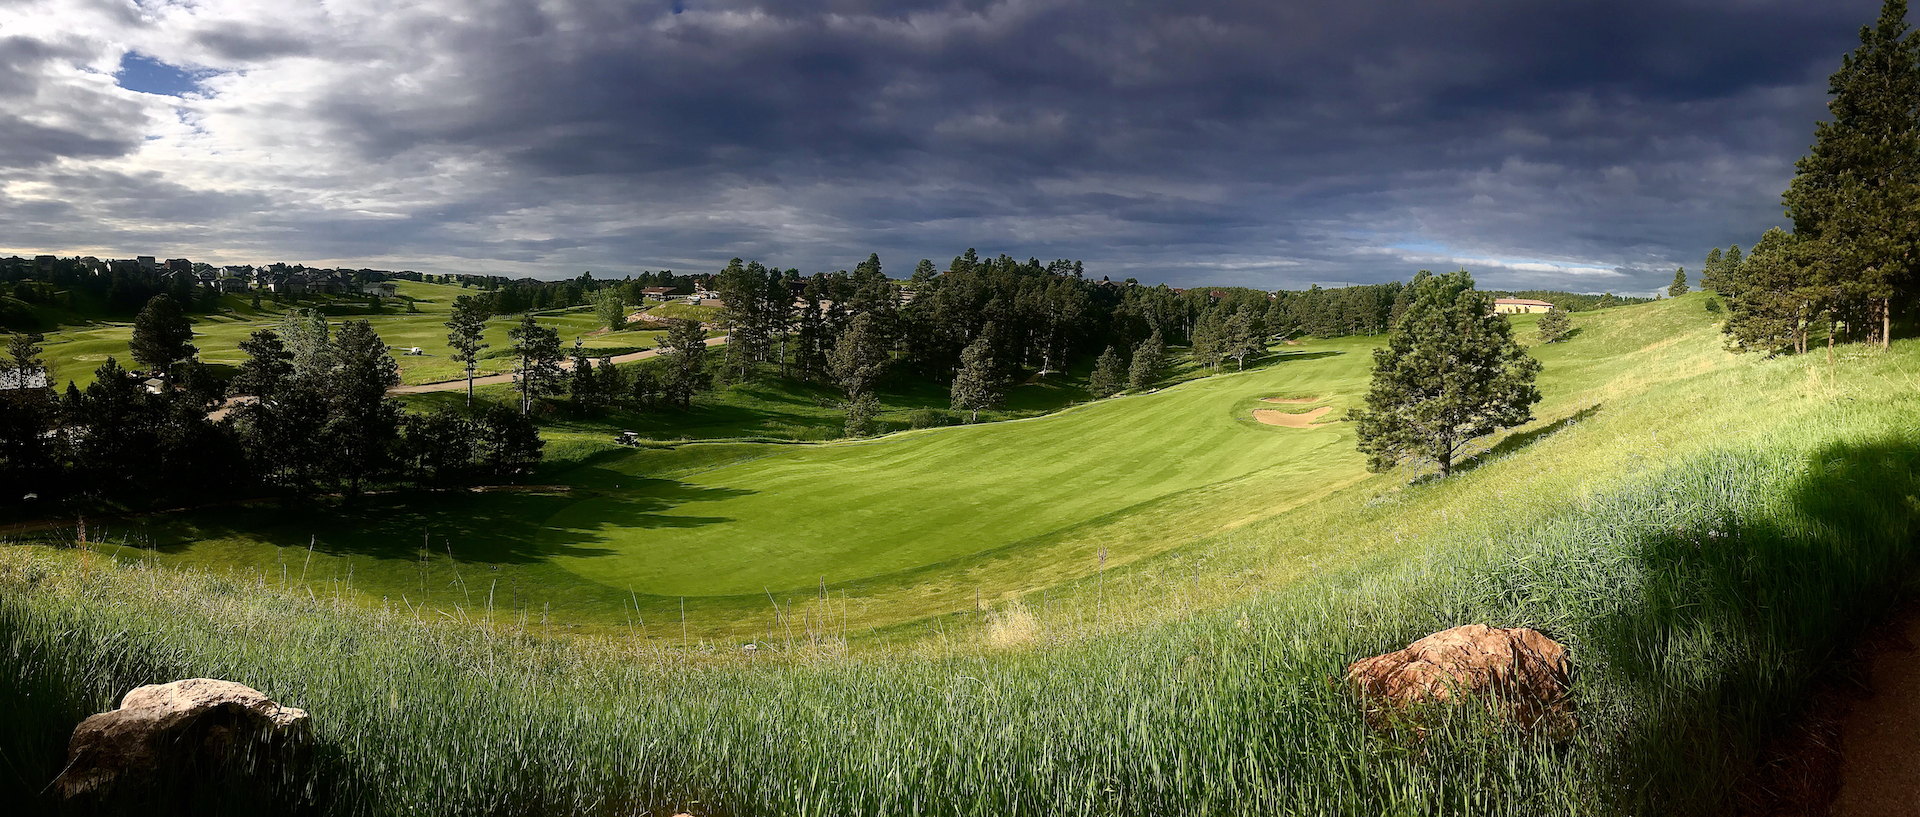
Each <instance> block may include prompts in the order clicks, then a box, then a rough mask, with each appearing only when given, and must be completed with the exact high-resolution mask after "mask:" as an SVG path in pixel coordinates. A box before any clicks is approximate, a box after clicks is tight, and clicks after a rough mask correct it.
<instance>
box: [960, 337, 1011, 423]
mask: <svg viewBox="0 0 1920 817" xmlns="http://www.w3.org/2000/svg"><path fill="white" fill-rule="evenodd" d="M992 337H993V324H991V323H989V324H987V326H986V328H985V329H983V330H981V332H980V335H979V336H978V337H976V338H974V339H973V342H972V343H969V344H967V348H966V349H963V350H961V352H960V371H959V373H957V374H955V375H954V376H953V410H954V411H968V412H972V419H971V420H969V421H968V422H974V423H977V422H980V410H981V409H986V408H992V407H994V406H997V405H999V404H1000V401H1001V400H1004V399H1006V396H1007V378H1006V376H1005V375H1003V374H1002V373H1001V371H1000V367H999V365H998V364H997V362H996V361H995V360H994V357H993V339H992Z"/></svg>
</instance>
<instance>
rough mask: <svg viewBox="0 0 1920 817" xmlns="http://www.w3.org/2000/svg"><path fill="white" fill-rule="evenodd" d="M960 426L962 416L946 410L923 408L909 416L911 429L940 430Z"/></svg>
mask: <svg viewBox="0 0 1920 817" xmlns="http://www.w3.org/2000/svg"><path fill="white" fill-rule="evenodd" d="M959 424H960V415H958V414H955V413H953V412H951V411H947V410H945V409H936V408H923V409H920V410H918V411H915V412H913V413H912V414H909V415H907V427H909V428H940V427H943V426H957V425H959Z"/></svg>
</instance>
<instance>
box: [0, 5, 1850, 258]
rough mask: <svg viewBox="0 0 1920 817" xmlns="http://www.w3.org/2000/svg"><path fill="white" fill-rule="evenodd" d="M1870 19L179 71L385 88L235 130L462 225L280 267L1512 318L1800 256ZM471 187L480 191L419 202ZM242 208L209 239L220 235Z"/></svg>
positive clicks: (593, 19) (424, 223)
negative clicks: (1063, 269) (1379, 308)
mask: <svg viewBox="0 0 1920 817" xmlns="http://www.w3.org/2000/svg"><path fill="white" fill-rule="evenodd" d="M1877 8H1878V4H1877V3H1874V2H1871V1H1870V0H1838V1H1836V0H1819V1H1817V2H1816V1H1813V0H1809V1H1806V2H1784V0H1780V1H1773V0H1724V1H1723V2H1705V0H1678V1H1676V0H1626V1H1625V2H1621V1H1620V0H1613V1H1612V2H1593V1H1591V0H1588V1H1575V2H1557V3H1540V2H1537V1H1532V0H1530V1H1527V2H1522V1H1520V0H1451V1H1450V2H1433V0H1424V1H1422V2H1414V1H1413V0H1393V1H1392V2H1373V3H1334V2H1327V3H1314V4H1306V3H1273V2H1228V1H1226V0H1216V1H1215V2H1207V1H1205V0H1202V1H1201V2H1183V3H1178V4H1147V3H1137V2H1136V3H1127V2H1042V1H1040V0H1035V1H1033V2H995V3H986V2H956V3H905V2H844V1H840V2H827V3H821V2H798V0H796V1H795V2H770V3H761V4H748V3H727V2H704V1H703V0H686V1H685V2H679V3H672V4H669V3H631V2H624V0H620V1H616V0H606V1H605V2H586V1H585V0H582V1H581V2H570V3H537V4H536V3H532V2H519V1H518V0H492V2H486V3H478V4H474V3H454V4H450V5H449V6H448V8H446V9H440V10H432V9H429V10H425V11H423V12H421V13H419V14H415V15H412V16H396V17H394V18H393V19H391V20H385V19H382V20H376V21H373V22H367V21H360V22H356V23H354V24H352V25H348V24H347V23H346V22H343V20H342V19H341V18H339V16H338V12H337V11H329V12H327V14H328V15H333V16H325V15H322V16H319V17H314V18H313V19H312V20H306V21H305V22H298V21H290V22H287V23H286V24H285V25H284V26H280V27H274V26H263V25H262V24H260V23H259V22H258V21H252V22H248V21H234V20H209V21H206V22H205V23H204V24H203V25H199V26H198V27H195V28H192V29H191V31H189V32H188V33H187V34H185V35H184V36H183V37H182V38H181V39H182V41H183V42H185V43H187V44H188V45H186V46H182V47H183V48H191V49H198V51H197V52H196V53H198V54H200V56H199V57H198V58H197V59H200V60H202V61H203V62H205V63H206V64H207V65H208V66H209V67H208V70H224V71H229V72H232V73H233V74H234V75H235V76H244V75H245V74H246V71H247V70H249V68H248V65H250V64H251V61H271V60H280V59H284V58H287V57H300V56H302V55H309V56H310V58H312V59H324V58H337V59H339V60H341V62H340V65H341V66H342V67H343V68H344V67H348V66H353V65H361V66H365V65H369V64H374V63H377V64H378V65H379V66H380V67H379V69H378V71H377V72H374V73H375V74H376V75H374V76H357V77H356V78H352V79H342V80H340V81H338V82H334V83H331V84H326V85H323V86H321V87H318V88H313V89H308V90H306V91H304V92H303V93H304V94H305V95H304V96H301V97H298V98H286V99H261V100H257V101H249V102H245V103H242V102H234V103H233V104H234V105H235V106H237V108H246V109H247V110H256V109H257V110H259V111H274V112H275V115H276V116H278V117H280V118H282V119H284V118H286V117H287V116H289V115H290V114H288V113H287V112H288V111H292V112H294V113H295V114H297V116H294V118H295V119H296V120H297V123H298V124H297V125H295V126H294V127H298V128H301V129H302V131H303V132H313V133H324V134H325V135H326V140H325V141H324V144H325V145H328V146H330V149H337V150H339V151H342V153H343V155H344V156H348V157H350V158H351V161H352V162H356V163H359V164H360V165H363V166H365V167H367V168H369V170H368V171H367V175H368V178H367V179H366V180H362V181H360V182H359V184H362V185H363V186H364V187H365V190H364V191H362V192H361V193H360V194H357V195H356V200H362V201H363V204H364V203H365V201H366V200H374V201H373V203H372V204H370V205H366V206H376V205H378V204H379V202H378V201H377V199H379V197H380V196H382V195H393V196H400V195H401V194H400V193H392V194H388V193H380V192H378V191H381V190H386V189H388V187H386V186H382V184H381V183H380V181H379V180H378V179H377V178H375V177H376V176H378V175H379V174H381V173H385V174H388V175H392V174H398V173H402V172H413V173H418V174H420V175H416V176H413V177H410V178H409V179H402V180H400V182H398V183H396V184H395V185H392V186H391V187H392V188H393V189H395V190H404V189H406V188H417V187H425V186H434V187H436V188H444V187H447V186H449V185H451V186H453V187H454V188H457V189H454V190H452V191H442V192H441V193H440V194H439V195H440V198H439V200H438V202H437V203H435V204H433V205H431V206H427V205H418V204H409V205H404V206H402V205H395V206H394V208H392V209H395V210H397V211H399V212H397V213H386V214H375V215H364V214H343V213H339V212H329V211H326V208H325V207H320V206H317V205H316V206H314V207H305V206H296V207H292V208H290V209H288V210H287V211H286V212H281V213H277V214H263V215H261V216H259V217H258V223H259V224H262V225H271V226H272V230H271V231H270V233H271V235H272V236H277V237H279V238H277V239H276V240H284V241H287V242H289V243H291V244H293V245H295V246H291V247H289V249H290V250H298V251H312V252H327V253H333V254H336V257H342V258H350V257H404V256H406V255H408V254H414V255H417V256H419V257H422V258H428V259H440V260H441V263H444V264H447V265H449V266H452V265H456V264H459V265H465V266H471V267H485V266H486V265H487V264H489V263H492V262H495V261H498V262H512V263H514V264H520V265H525V266H527V267H536V268H537V267H538V266H539V265H542V264H546V265H551V266H552V267H554V268H555V269H553V270H552V271H553V273H554V274H574V273H575V272H576V271H577V269H579V268H588V267H591V268H596V269H603V270H607V271H611V272H614V273H616V274H617V273H618V272H619V271H622V270H629V269H634V268H638V267H641V266H649V267H660V266H674V267H676V268H682V269H685V268H688V267H689V266H690V265H692V266H693V268H703V267H717V266H718V265H719V264H721V263H724V261H725V259H727V258H729V257H731V256H733V255H746V256H749V257H759V258H761V259H762V260H765V261H767V262H768V263H772V264H777V265H780V266H795V267H800V268H802V269H806V270H813V269H833V268H839V267H847V266H850V265H851V264H852V263H853V262H855V261H857V260H859V259H861V258H864V257H865V255H866V253H868V252H870V251H879V252H880V253H881V254H882V255H883V257H884V258H885V259H886V260H887V261H888V265H889V268H890V269H894V270H896V271H900V270H904V269H906V268H908V267H910V265H911V264H912V262H913V260H915V259H917V258H919V257H922V256H926V257H932V258H934V259H936V260H937V261H944V260H945V259H946V258H950V257H951V256H953V255H954V254H956V253H957V252H959V251H960V250H961V249H964V248H965V247H968V246H977V247H979V248H980V249H982V250H983V251H988V252H1001V251H1004V252H1008V253H1012V254H1015V255H1019V256H1022V257H1025V256H1039V257H1042V258H1050V257H1076V258H1084V259H1086V260H1087V261H1088V262H1089V264H1090V265H1091V267H1092V268H1093V269H1094V270H1095V271H1096V272H1101V273H1102V274H1108V273H1107V272H1105V271H1111V272H1113V273H1118V274H1116V275H1115V277H1123V276H1126V275H1133V276H1138V277H1140V278H1142V279H1143V280H1163V279H1164V280H1171V281H1174V282H1176V283H1192V282H1197V281H1202V280H1205V281H1215V282H1221V283H1243V284H1248V285H1255V286H1268V287H1273V286H1299V285H1304V284H1305V283H1308V282H1321V283H1331V282H1339V281H1373V280H1382V279H1386V278H1399V277H1404V276H1406V275H1408V274H1409V273H1411V272H1412V270H1414V269H1417V268H1419V267H1421V266H1433V267H1436V268H1437V267H1447V266H1453V265H1456V264H1467V265H1468V266H1469V267H1470V268H1473V269H1475V270H1476V272H1479V273H1480V274H1481V279H1482V280H1483V281H1486V282H1488V283H1492V284H1496V285H1509V286H1532V285H1542V286H1565V287H1569V288H1575V289H1591V290H1604V289H1612V290H1617V291H1641V292H1644V291H1647V290H1650V289H1652V288H1654V287H1655V286H1659V285H1664V284H1665V283H1666V281H1667V280H1669V279H1670V278H1671V276H1672V266H1674V265H1677V264H1687V265H1689V266H1693V265H1695V264H1696V263H1697V262H1696V260H1695V259H1697V258H1699V257H1700V256H1701V255H1702V254H1703V253H1704V252H1705V250H1706V248H1707V247H1710V246H1713V245H1724V244H1726V243H1730V242H1734V241H1739V242H1741V243H1751V241H1752V240H1753V239H1754V238H1755V237H1757V236H1758V234H1759V233H1760V231H1762V230H1764V229H1765V228H1766V227H1768V226H1772V225H1773V224H1775V223H1777V222H1778V221H1779V220H1780V218H1779V206H1778V194H1779V191H1780V190H1781V189H1782V188H1783V187H1784V185H1785V183H1786V181H1787V179H1788V178H1789V176H1790V175H1791V172H1792V160H1793V159H1794V158H1795V157H1797V156H1798V155H1799V154H1800V153H1801V152H1803V151H1804V149H1805V146H1806V144H1807V143H1808V142H1809V141H1810V140H1811V135H1812V124H1813V121H1814V120H1815V119H1816V118H1817V117H1818V116H1819V115H1820V114H1821V113H1822V108H1821V104H1822V101H1823V99H1824V88H1825V77H1826V75H1827V74H1829V73H1830V72H1831V71H1832V70H1833V69H1834V68H1835V67H1837V66H1838V64H1839V60H1840V55H1841V54H1842V53H1844V52H1846V51H1847V50H1849V49H1850V48H1852V47H1853V45H1854V44H1855V43H1856V39H1855V35H1856V32H1857V29H1858V27H1859V26H1860V25H1862V24H1865V23H1867V22H1869V21H1870V20H1871V19H1872V17H1873V15H1874V14H1875V12H1876V10H1877ZM300 19H303V20H304V19H305V18H300ZM367 26H374V28H367ZM382 26H384V28H381V27H382ZM5 53H6V52H5V50H4V47H0V94H4V93H6V92H7V89H8V88H9V87H12V86H10V85H9V82H13V80H11V79H9V75H8V74H7V73H6V66H7V65H9V63H8V62H6V57H5ZM160 56H162V57H165V56H166V55H164V54H161V55H160ZM223 61H224V62H223ZM344 73H346V72H343V74H344ZM209 87H212V88H218V87H219V86H218V84H217V83H214V84H210V85H209ZM233 87H234V88H239V87H240V86H238V85H235V86H233ZM215 93H216V94H219V93H226V94H228V95H229V96H231V97H233V98H235V99H239V98H240V92H239V91H238V90H229V91H225V92H221V91H216V92H215ZM263 115H264V114H263ZM300 117H304V119H302V118H300ZM209 121H211V120H209ZM258 124H259V126H260V127H272V126H275V125H276V123H275V122H274V121H271V120H264V119H263V120H261V121H260V122H259V123H258ZM196 127H202V128H213V127H214V125H210V124H206V123H199V124H197V125H196ZM93 138H106V139H108V141H106V142H102V143H101V144H100V145H98V146H96V147H94V148H90V149H95V150H102V151H108V152H111V151H112V150H115V149H122V148H117V147H116V146H117V145H121V144H122V143H120V142H114V141H112V138H113V137H93ZM27 143H28V144H37V142H34V141H33V140H32V139H29V140H28V142H27ZM72 144H73V145H79V146H82V147H80V148H74V149H88V148H84V142H83V140H81V139H79V138H78V137H76V140H75V141H74V142H73V143H72ZM29 150H41V151H42V154H44V152H45V150H46V149H45V148H38V149H35V148H29ZM42 154H30V155H28V156H27V157H26V158H23V159H20V160H19V161H28V160H31V158H32V156H36V155H42ZM436 157H437V158H436ZM448 157H452V158H453V159H458V160H460V161H459V162H456V164H457V165H458V166H459V167H460V168H462V169H461V170H460V171H457V173H458V174H460V175H451V176H449V175H446V174H449V173H456V171H448V170H444V169H434V170H420V169H419V168H423V167H428V166H429V165H430V164H431V162H432V161H437V160H447V159H448ZM0 161H6V157H5V156H0ZM449 166H451V165H449ZM432 167H434V168H441V167H442V166H441V165H432ZM404 168H412V170H403V169H404ZM434 174H440V175H434ZM461 190H465V191H466V192H465V193H464V194H463V193H462V192H460V191H461ZM367 191H373V192H367ZM220 198H221V197H220V196H218V195H213V196H211V197H205V196H203V197H202V198H200V199H196V200H194V201H193V203H192V205H191V206H192V208H194V209H195V210H196V217H197V218H199V219H200V221H201V222H203V223H208V224H216V225H217V222H218V219H220V218H224V217H225V216H222V215H219V214H220V213H223V212H226V211H227V210H229V209H231V206H230V205H223V204H219V203H218V201H219V200H220ZM321 198H324V197H321ZM376 209H377V207H376ZM249 223H252V222H249ZM210 229H215V230H216V232H217V226H216V228H210ZM261 240H262V241H264V240H267V239H261ZM244 243H246V242H234V241H229V242H228V245H230V246H237V245H239V244H244ZM459 259H467V261H465V262H462V261H460V260H459ZM426 265H427V264H424V263H423V264H422V265H420V266H426ZM1662 270H1664V272H1663V271H1662Z"/></svg>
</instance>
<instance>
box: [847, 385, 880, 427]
mask: <svg viewBox="0 0 1920 817" xmlns="http://www.w3.org/2000/svg"><path fill="white" fill-rule="evenodd" d="M879 414H880V399H879V398H877V397H874V396H873V393H872V392H861V393H860V394H859V395H858V396H856V397H854V398H853V399H851V400H848V401H847V424H846V428H845V431H846V434H847V436H849V437H865V436H867V435H869V434H872V433H873V420H874V417H876V416H878V415H879Z"/></svg>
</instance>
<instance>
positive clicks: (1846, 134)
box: [1729, 0, 1920, 348]
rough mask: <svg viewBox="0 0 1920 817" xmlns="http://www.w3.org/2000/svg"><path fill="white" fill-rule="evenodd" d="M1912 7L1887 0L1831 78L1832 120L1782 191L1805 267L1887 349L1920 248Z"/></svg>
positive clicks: (1919, 126) (1918, 64) (1918, 94)
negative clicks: (1895, 305)
mask: <svg viewBox="0 0 1920 817" xmlns="http://www.w3.org/2000/svg"><path fill="white" fill-rule="evenodd" d="M1906 15H1907V2H1906V0H1885V2H1884V3H1883V4H1882V5H1881V7H1880V18H1879V20H1878V21H1877V22H1876V23H1875V24H1874V25H1872V26H1868V27H1863V28H1861V29H1860V47H1859V48H1858V49H1856V50H1855V51H1854V52H1853V53H1851V54H1848V55H1846V56H1845V57H1844V58H1843V59H1842V60H1841V64H1840V70H1839V71H1837V72H1835V73H1834V74H1833V76H1832V77H1831V78H1830V79H1829V81H1828V89H1827V93H1828V94H1830V95H1831V96H1832V97H1833V98H1832V99H1831V100H1830V101H1829V102H1828V103H1827V110H1828V111H1829V112H1830V113H1832V114H1833V121H1832V122H1821V123H1818V124H1816V125H1815V126H1814V144H1813V149H1812V151H1811V152H1810V153H1808V154H1807V156H1805V157H1804V158H1802V159H1801V160H1800V161H1799V162H1798V163H1797V165H1796V167H1797V168H1798V169H1799V173H1798V174H1797V175H1796V176H1794V179H1793V182H1792V184H1791V185H1790V186H1789V187H1788V188H1787V192H1786V194H1785V195H1783V196H1782V200H1783V203H1784V204H1786V207H1787V215H1788V216H1789V217H1791V218H1792V219H1793V227H1794V233H1795V234H1796V235H1797V236H1798V237H1799V240H1800V241H1801V242H1805V243H1807V244H1808V245H1809V246H1807V247H1806V250H1807V254H1806V257H1807V259H1808V260H1809V262H1810V263H1809V264H1808V265H1806V266H1805V267H1804V268H1802V269H1801V270H1800V274H1802V275H1808V276H1813V277H1817V278H1827V279H1830V280H1831V282H1832V283H1831V286H1828V287H1825V288H1826V289H1828V290H1830V291H1832V292H1834V293H1835V294H1836V296H1837V297H1838V298H1839V299H1841V301H1842V302H1852V303H1859V304H1862V305H1863V306H1864V308H1865V311H1867V312H1868V314H1869V322H1868V325H1869V327H1870V332H1871V334H1872V336H1873V339H1874V340H1877V341H1878V342H1879V343H1880V344H1881V346H1882V347H1883V348H1884V347H1885V346H1886V344H1887V343H1888V342H1889V337H1888V335H1889V333H1890V329H1891V328H1892V301H1893V299H1894V298H1895V297H1897V296H1901V295H1903V294H1906V293H1908V292H1910V290H1911V288H1912V285H1913V281H1914V265H1915V263H1916V259H1915V258H1914V254H1915V252H1916V251H1920V55H1917V54H1916V48H1920V40H1916V38H1914V37H1913V36H1910V35H1909V33H1908V28H1907V24H1906ZM1729 306H1730V307H1732V309H1733V311H1734V313H1735V314H1736V315H1737V314H1738V307H1737V306H1735V305H1734V304H1731V303H1730V304H1729ZM1841 306H1842V308H1846V304H1845V303H1843V304H1842V305H1841Z"/></svg>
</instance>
